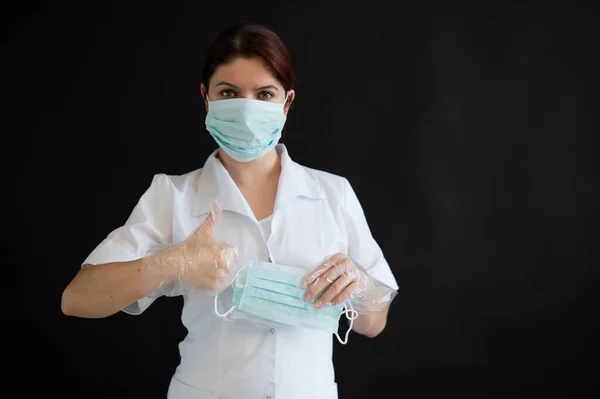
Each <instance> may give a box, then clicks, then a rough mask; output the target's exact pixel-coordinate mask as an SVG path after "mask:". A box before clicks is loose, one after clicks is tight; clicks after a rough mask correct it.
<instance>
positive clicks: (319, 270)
mask: <svg viewBox="0 0 600 399" xmlns="http://www.w3.org/2000/svg"><path fill="white" fill-rule="evenodd" d="M342 259H344V255H342V254H335V255H333V256H330V257H329V258H327V259H326V260H325V261H324V262H323V263H321V264H320V265H319V266H317V267H316V268H315V269H314V270H313V271H312V272H311V273H310V274H309V275H308V276H306V277H305V278H304V281H303V286H304V287H305V288H306V287H308V286H310V285H311V284H312V283H314V282H315V280H316V279H318V278H319V277H320V276H321V275H322V274H323V273H325V272H326V271H327V270H328V269H329V268H330V267H331V266H333V265H334V264H336V263H337V262H338V261H340V260H342Z"/></svg>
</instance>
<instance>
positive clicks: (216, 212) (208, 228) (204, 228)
mask: <svg viewBox="0 0 600 399" xmlns="http://www.w3.org/2000/svg"><path fill="white" fill-rule="evenodd" d="M222 213H223V208H222V207H221V203H220V202H219V200H218V199H215V200H214V201H213V203H212V207H211V209H210V213H209V214H208V216H207V217H206V220H204V222H203V223H202V224H201V225H200V227H198V230H196V233H195V234H194V235H196V236H198V235H200V236H204V237H211V236H212V235H213V229H214V228H215V226H216V225H217V222H218V221H219V219H220V218H221V214H222Z"/></svg>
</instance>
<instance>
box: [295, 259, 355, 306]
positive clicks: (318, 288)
mask: <svg viewBox="0 0 600 399" xmlns="http://www.w3.org/2000/svg"><path fill="white" fill-rule="evenodd" d="M344 263H345V261H344V260H342V261H341V262H337V263H335V264H334V265H333V266H331V267H330V268H329V269H327V271H326V272H325V273H322V275H321V276H320V277H319V278H318V279H317V280H315V281H314V282H313V283H312V285H310V286H309V288H308V290H307V291H306V294H305V295H304V299H305V300H307V301H311V300H312V299H313V298H315V297H316V296H318V295H319V294H320V293H321V292H323V291H325V289H326V288H327V287H329V286H330V285H331V284H332V283H333V282H334V281H336V280H337V279H338V278H339V277H340V276H341V275H342V273H343V271H344V270H345V267H344Z"/></svg>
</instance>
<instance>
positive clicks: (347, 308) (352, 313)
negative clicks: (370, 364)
mask: <svg viewBox="0 0 600 399" xmlns="http://www.w3.org/2000/svg"><path fill="white" fill-rule="evenodd" d="M344 314H345V315H346V318H347V319H348V320H350V325H349V326H348V330H346V336H345V337H344V340H343V341H342V339H341V338H340V336H339V334H338V333H337V332H336V333H335V336H336V337H337V339H338V341H340V344H342V345H346V344H347V343H348V334H350V331H352V325H353V324H354V320H356V319H357V318H358V312H357V311H356V310H354V307H353V306H352V304H351V303H350V302H346V303H345V304H344Z"/></svg>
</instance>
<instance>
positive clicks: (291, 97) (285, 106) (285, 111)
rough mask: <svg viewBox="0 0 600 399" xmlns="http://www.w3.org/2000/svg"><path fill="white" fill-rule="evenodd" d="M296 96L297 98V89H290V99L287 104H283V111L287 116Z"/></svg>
mask: <svg viewBox="0 0 600 399" xmlns="http://www.w3.org/2000/svg"><path fill="white" fill-rule="evenodd" d="M294 98H296V91H295V90H290V91H288V99H287V102H286V103H285V105H284V106H283V113H284V114H285V116H287V114H288V111H289V110H290V107H291V106H292V102H293V101H294Z"/></svg>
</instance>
